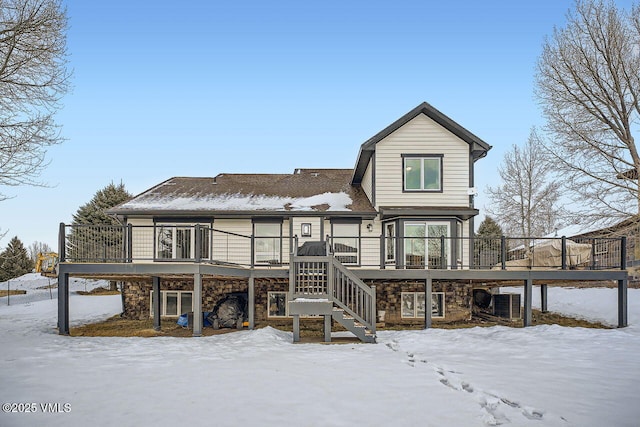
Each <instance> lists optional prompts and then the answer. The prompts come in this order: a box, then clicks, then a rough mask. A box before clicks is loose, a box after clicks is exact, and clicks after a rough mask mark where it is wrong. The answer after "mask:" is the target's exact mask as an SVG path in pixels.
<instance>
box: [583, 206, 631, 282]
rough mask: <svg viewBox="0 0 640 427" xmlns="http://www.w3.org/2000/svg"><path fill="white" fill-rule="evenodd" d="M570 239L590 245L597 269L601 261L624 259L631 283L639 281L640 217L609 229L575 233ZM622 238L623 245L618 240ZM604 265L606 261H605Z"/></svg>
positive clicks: (626, 220)
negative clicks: (639, 241)
mask: <svg viewBox="0 0 640 427" xmlns="http://www.w3.org/2000/svg"><path fill="white" fill-rule="evenodd" d="M571 234H572V235H571V239H574V240H576V241H580V242H583V243H587V244H591V247H592V249H593V257H592V258H593V265H594V267H595V268H597V267H598V266H599V265H600V264H601V263H602V262H603V260H607V259H612V258H613V259H621V258H624V263H625V267H626V268H627V270H628V271H629V273H630V275H631V277H632V279H633V281H635V282H638V280H639V279H640V244H638V239H639V238H640V216H639V215H633V216H631V217H629V218H627V219H625V220H623V221H620V222H618V223H616V224H613V225H611V226H609V227H605V228H600V229H597V230H590V231H585V230H582V231H575V230H574V232H573V233H571ZM621 238H624V245H622V246H621V245H619V244H618V241H619V239H621ZM605 264H606V261H605Z"/></svg>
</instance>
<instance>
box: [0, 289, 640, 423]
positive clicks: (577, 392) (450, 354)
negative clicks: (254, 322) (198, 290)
mask: <svg viewBox="0 0 640 427" xmlns="http://www.w3.org/2000/svg"><path fill="white" fill-rule="evenodd" d="M47 292H48V291H47ZM549 296H550V302H549V306H550V308H552V309H553V310H555V311H561V312H562V311H565V312H571V313H573V312H575V311H580V310H581V311H582V313H581V314H582V315H583V316H584V317H592V318H597V319H600V320H604V321H606V322H608V323H611V324H615V323H616V319H617V314H616V310H615V301H616V290H615V289H556V288H550V289H549ZM5 300H6V298H0V403H29V404H30V403H35V404H36V406H30V408H31V409H34V408H35V413H4V412H3V413H0V425H1V426H42V425H47V426H58V425H60V426H62V425H65V426H85V425H100V426H122V425H159V426H171V425H207V426H240V425H244V426H256V425H259V426H298V425H300V426H354V425H367V426H484V425H499V424H502V425H512V426H638V425H639V422H640V405H638V396H637V392H638V390H640V364H639V363H638V354H640V290H637V289H631V290H629V322H630V323H631V326H629V327H628V328H625V329H611V330H595V329H582V328H565V327H560V326H536V327H531V328H526V329H515V328H506V327H491V328H473V329H466V330H443V329H431V330H425V331H395V332H394V331H380V332H379V344H377V345H372V344H342V345H321V344H292V343H291V341H292V336H291V334H290V333H287V332H281V331H278V330H276V329H272V328H265V329H260V330H255V331H242V332H236V333H231V334H225V335H218V336H211V337H201V338H167V337H162V338H90V337H63V336H59V335H56V330H55V325H56V315H57V306H56V300H55V299H54V300H49V299H42V300H40V301H31V302H28V303H23V304H16V305H13V304H12V305H11V306H9V307H7V306H6V302H5ZM578 302H579V303H578ZM612 304H613V305H612ZM70 309H71V319H72V324H80V323H85V322H90V321H94V320H98V319H103V318H106V317H109V316H111V315H113V314H115V313H118V312H119V310H120V297H119V296H117V295H116V296H80V295H77V294H75V293H74V294H72V295H71V297H70ZM49 403H51V404H56V403H57V404H59V405H58V408H57V409H59V412H58V413H44V412H43V409H55V406H48V407H44V408H43V407H42V406H41V404H49ZM65 404H66V405H65Z"/></svg>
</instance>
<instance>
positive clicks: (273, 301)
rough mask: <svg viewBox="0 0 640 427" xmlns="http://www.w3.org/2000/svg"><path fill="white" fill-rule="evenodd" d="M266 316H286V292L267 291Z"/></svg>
mask: <svg viewBox="0 0 640 427" xmlns="http://www.w3.org/2000/svg"><path fill="white" fill-rule="evenodd" d="M267 298H268V303H267V317H287V315H288V314H289V313H288V309H287V292H268V297H267Z"/></svg>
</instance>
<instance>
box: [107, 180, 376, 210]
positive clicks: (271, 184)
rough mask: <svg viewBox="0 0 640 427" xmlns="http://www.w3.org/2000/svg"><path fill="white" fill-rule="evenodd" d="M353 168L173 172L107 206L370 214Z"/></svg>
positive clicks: (365, 197) (133, 208)
mask: <svg viewBox="0 0 640 427" xmlns="http://www.w3.org/2000/svg"><path fill="white" fill-rule="evenodd" d="M352 173H353V170H352V169H296V170H295V172H294V173H293V174H219V175H217V176H216V177H213V178H187V177H175V178H171V179H168V180H167V181H165V182H163V183H161V184H159V185H157V186H155V187H153V188H151V189H149V190H147V191H145V192H143V193H141V194H139V195H137V196H135V197H134V198H133V199H132V200H130V201H128V202H126V203H123V204H121V205H119V206H116V207H115V208H113V209H111V210H110V211H109V213H111V214H117V215H136V214H143V215H181V216H185V215H220V216H222V215H224V214H228V215H233V216H237V215H239V214H246V215H269V214H271V215H274V214H275V215H291V214H295V215H299V214H303V215H304V214H305V213H309V214H313V213H316V214H317V213H318V212H324V213H325V214H340V215H347V216H349V215H355V214H366V213H369V214H375V209H374V208H373V206H372V205H371V203H370V202H369V199H368V198H367V196H366V195H365V194H364V192H363V191H362V190H361V189H360V188H359V187H354V186H352V185H351V184H350V180H351V175H352Z"/></svg>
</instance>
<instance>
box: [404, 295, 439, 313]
mask: <svg viewBox="0 0 640 427" xmlns="http://www.w3.org/2000/svg"><path fill="white" fill-rule="evenodd" d="M424 296H425V293H424V292H402V293H401V295H400V298H401V300H402V309H401V314H400V315H401V317H402V318H403V319H419V318H421V319H424V313H425V312H424V310H425V299H424ZM431 317H432V318H434V317H435V318H443V317H444V292H432V293H431Z"/></svg>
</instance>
